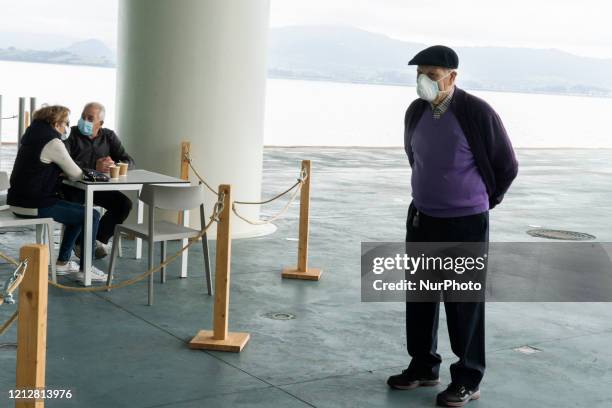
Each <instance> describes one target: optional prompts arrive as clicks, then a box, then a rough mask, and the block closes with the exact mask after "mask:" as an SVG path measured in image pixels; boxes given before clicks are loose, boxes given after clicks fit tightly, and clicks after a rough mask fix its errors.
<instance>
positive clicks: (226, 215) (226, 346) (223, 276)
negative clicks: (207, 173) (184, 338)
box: [189, 184, 250, 352]
mask: <svg viewBox="0 0 612 408" xmlns="http://www.w3.org/2000/svg"><path fill="white" fill-rule="evenodd" d="M219 195H220V196H221V195H222V196H223V210H222V211H221V215H220V216H219V222H218V224H217V256H216V267H215V304H214V307H213V330H200V331H199V332H198V334H197V335H196V336H195V337H194V338H193V339H191V341H190V342H189V348H192V349H205V350H218V351H232V352H240V351H242V349H243V348H244V346H245V345H246V343H247V341H249V337H250V335H249V333H230V332H228V313H229V295H230V266H231V261H232V254H231V252H232V239H231V236H230V215H231V207H232V195H231V187H230V186H229V185H227V184H222V185H220V186H219Z"/></svg>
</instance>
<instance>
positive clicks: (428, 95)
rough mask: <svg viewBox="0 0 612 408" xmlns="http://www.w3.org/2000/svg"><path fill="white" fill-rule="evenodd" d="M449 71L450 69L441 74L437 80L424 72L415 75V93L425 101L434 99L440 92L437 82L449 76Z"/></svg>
mask: <svg viewBox="0 0 612 408" xmlns="http://www.w3.org/2000/svg"><path fill="white" fill-rule="evenodd" d="M451 73H452V71H451V72H449V73H448V74H446V75H445V76H443V77H442V78H440V79H438V80H437V81H434V80H433V79H430V78H429V77H428V76H427V75H425V74H419V76H418V77H417V95H419V98H421V99H424V100H426V101H427V102H433V101H435V100H436V98H437V97H438V95H439V94H440V87H439V86H438V82H439V81H441V80H443V79H444V78H446V77H447V76H449V75H450V74H451Z"/></svg>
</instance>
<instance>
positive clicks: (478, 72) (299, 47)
mask: <svg viewBox="0 0 612 408" xmlns="http://www.w3.org/2000/svg"><path fill="white" fill-rule="evenodd" d="M425 47H426V45H425V44H419V43H412V42H405V41H399V40H395V39H392V38H389V37H387V36H385V35H381V34H376V33H371V32H368V31H364V30H359V29H356V28H352V27H334V26H293V27H283V28H275V29H272V30H271V32H270V49H269V55H268V58H269V64H268V67H269V74H270V76H272V77H280V78H308V79H320V80H329V81H344V82H347V81H348V82H365V83H379V84H410V85H413V84H414V83H415V70H414V68H413V67H408V66H407V65H406V64H407V62H408V60H409V59H410V58H411V57H412V56H413V55H414V54H415V53H416V52H418V51H419V50H421V49H423V48H425ZM454 48H455V49H456V51H457V53H458V54H459V60H460V64H459V65H460V66H459V70H460V76H459V85H460V86H463V87H465V88H468V89H488V90H500V91H520V92H544V93H570V94H584V95H597V96H612V76H610V75H609V73H610V72H612V59H597V58H586V57H579V56H576V55H572V54H569V53H566V52H563V51H559V50H554V49H548V50H547V49H530V48H503V47H454Z"/></svg>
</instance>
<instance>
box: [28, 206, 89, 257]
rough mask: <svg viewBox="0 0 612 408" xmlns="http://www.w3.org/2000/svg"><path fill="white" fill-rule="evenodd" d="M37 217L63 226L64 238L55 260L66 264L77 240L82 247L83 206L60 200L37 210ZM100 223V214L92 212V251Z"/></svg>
mask: <svg viewBox="0 0 612 408" xmlns="http://www.w3.org/2000/svg"><path fill="white" fill-rule="evenodd" d="M38 217H40V218H53V220H55V221H56V222H59V223H62V224H64V226H65V229H64V237H63V238H62V243H61V245H60V249H59V255H58V257H57V260H58V261H59V262H66V261H68V260H69V259H70V255H71V254H72V249H73V248H74V244H75V243H76V242H77V239H78V240H79V243H80V244H81V248H83V247H84V245H83V241H84V236H83V220H84V219H85V206H84V205H82V204H77V203H71V202H70V201H63V200H60V201H58V202H57V203H55V204H54V205H52V206H50V207H44V208H39V209H38ZM99 222H100V213H99V212H98V211H97V210H93V222H92V224H91V225H92V231H91V232H92V242H93V251H92V253H94V252H95V247H96V234H97V233H98V224H99Z"/></svg>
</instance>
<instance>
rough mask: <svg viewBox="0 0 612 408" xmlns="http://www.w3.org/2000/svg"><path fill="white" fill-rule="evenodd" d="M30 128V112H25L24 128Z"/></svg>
mask: <svg viewBox="0 0 612 408" xmlns="http://www.w3.org/2000/svg"><path fill="white" fill-rule="evenodd" d="M29 127H30V112H28V111H26V112H25V128H26V129H27V128H29Z"/></svg>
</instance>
